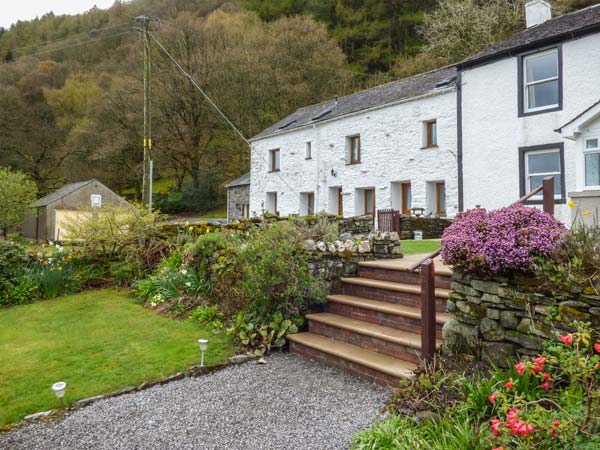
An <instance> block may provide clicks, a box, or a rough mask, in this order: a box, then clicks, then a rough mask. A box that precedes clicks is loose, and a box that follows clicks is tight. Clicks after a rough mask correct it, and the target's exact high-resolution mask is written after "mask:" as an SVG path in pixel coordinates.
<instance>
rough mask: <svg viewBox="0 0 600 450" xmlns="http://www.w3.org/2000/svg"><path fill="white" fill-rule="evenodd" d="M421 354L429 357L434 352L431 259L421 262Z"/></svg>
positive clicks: (426, 358)
mask: <svg viewBox="0 0 600 450" xmlns="http://www.w3.org/2000/svg"><path fill="white" fill-rule="evenodd" d="M421 322H422V329H421V356H422V358H423V359H424V360H428V359H431V358H432V357H433V355H434V353H435V266H434V264H433V260H432V259H428V260H426V261H425V262H423V264H421Z"/></svg>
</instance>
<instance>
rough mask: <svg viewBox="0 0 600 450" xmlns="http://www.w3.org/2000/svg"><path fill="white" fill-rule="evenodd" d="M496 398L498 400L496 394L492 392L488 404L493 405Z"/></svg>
mask: <svg viewBox="0 0 600 450" xmlns="http://www.w3.org/2000/svg"><path fill="white" fill-rule="evenodd" d="M497 398H498V394H496V393H495V392H494V393H493V394H492V395H490V396H489V397H488V400H489V401H490V403H494V402H495V401H496V399H497Z"/></svg>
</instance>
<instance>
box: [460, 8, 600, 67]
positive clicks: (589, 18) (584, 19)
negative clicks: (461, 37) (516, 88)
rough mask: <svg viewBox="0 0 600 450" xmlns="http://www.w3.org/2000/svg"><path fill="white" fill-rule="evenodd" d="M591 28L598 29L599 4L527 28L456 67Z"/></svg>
mask: <svg viewBox="0 0 600 450" xmlns="http://www.w3.org/2000/svg"><path fill="white" fill-rule="evenodd" d="M594 30H600V3H598V4H596V5H594V6H590V7H588V8H584V9H581V10H579V11H575V12H572V13H569V14H564V15H562V16H558V17H555V18H553V19H550V20H547V21H546V22H544V23H541V24H539V25H535V26H533V27H530V28H527V29H525V30H523V31H521V32H520V33H517V34H515V35H513V36H511V37H510V38H508V39H506V40H505V41H502V42H499V43H497V44H494V45H492V46H491V47H488V48H486V49H484V50H482V51H480V52H479V53H476V54H475V55H473V56H471V57H469V58H467V59H465V60H464V61H463V62H461V63H460V64H459V67H468V66H471V65H475V64H479V63H483V62H486V61H490V60H493V59H496V58H500V57H504V56H509V55H512V54H515V53H518V52H521V51H525V50H527V49H530V48H535V47H539V46H542V45H544V44H551V43H554V42H557V41H560V40H562V39H564V38H566V37H572V36H574V35H578V34H584V33H587V32H590V31H594Z"/></svg>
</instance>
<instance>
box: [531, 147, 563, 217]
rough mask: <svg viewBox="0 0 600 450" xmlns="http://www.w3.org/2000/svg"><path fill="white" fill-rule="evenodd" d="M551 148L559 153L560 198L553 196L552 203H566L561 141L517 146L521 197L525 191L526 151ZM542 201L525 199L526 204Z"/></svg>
mask: <svg viewBox="0 0 600 450" xmlns="http://www.w3.org/2000/svg"><path fill="white" fill-rule="evenodd" d="M553 149H558V151H559V155H560V156H559V158H560V198H554V204H556V205H558V204H564V203H567V189H566V186H565V144H564V143H563V142H557V143H554V144H542V145H530V146H528V147H519V193H520V195H519V197H523V196H524V195H525V194H526V193H527V180H526V177H525V175H526V174H525V155H526V154H527V153H528V152H535V151H538V150H553ZM542 203H543V200H541V199H539V200H537V199H530V200H527V201H525V204H526V205H541V204H542Z"/></svg>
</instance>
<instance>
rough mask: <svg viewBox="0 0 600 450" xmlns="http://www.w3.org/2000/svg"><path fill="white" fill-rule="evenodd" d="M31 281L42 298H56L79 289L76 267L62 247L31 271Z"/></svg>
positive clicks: (56, 248) (42, 259) (43, 257)
mask: <svg viewBox="0 0 600 450" xmlns="http://www.w3.org/2000/svg"><path fill="white" fill-rule="evenodd" d="M29 276H30V277H31V280H32V281H33V282H34V283H35V284H36V285H37V287H38V291H39V294H40V296H41V297H42V298H54V297H58V296H59V295H63V294H68V293H72V292H74V291H75V290H76V289H77V287H78V284H79V283H78V281H77V278H76V267H75V263H74V261H73V259H72V258H71V256H69V255H67V254H66V252H65V251H64V248H63V247H61V246H60V245H57V246H56V247H55V250H54V251H52V252H51V253H49V254H48V255H47V256H42V257H41V258H40V260H39V261H37V262H36V263H35V264H33V265H32V266H31V268H30V269H29Z"/></svg>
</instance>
